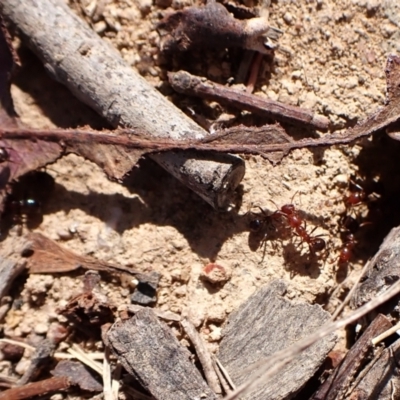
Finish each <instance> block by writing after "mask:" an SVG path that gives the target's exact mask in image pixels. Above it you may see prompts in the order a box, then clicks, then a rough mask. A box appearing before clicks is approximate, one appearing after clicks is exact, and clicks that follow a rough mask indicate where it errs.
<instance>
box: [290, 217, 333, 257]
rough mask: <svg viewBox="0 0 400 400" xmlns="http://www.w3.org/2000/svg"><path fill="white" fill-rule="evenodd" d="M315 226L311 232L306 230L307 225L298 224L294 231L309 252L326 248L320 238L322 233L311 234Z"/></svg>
mask: <svg viewBox="0 0 400 400" xmlns="http://www.w3.org/2000/svg"><path fill="white" fill-rule="evenodd" d="M316 228H317V227H315V228H314V229H313V230H312V231H311V233H308V232H307V225H306V223H305V222H304V225H300V226H298V227H296V228H295V233H296V235H297V236H299V238H300V239H301V240H302V243H307V244H308V247H309V249H310V253H311V254H315V253H317V252H319V251H322V250H324V249H325V248H326V242H325V240H324V239H322V238H321V236H322V235H317V236H312V235H311V234H312V233H313V232H314V231H315V229H316Z"/></svg>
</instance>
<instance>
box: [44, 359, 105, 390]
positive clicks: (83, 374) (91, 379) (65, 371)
mask: <svg viewBox="0 0 400 400" xmlns="http://www.w3.org/2000/svg"><path fill="white" fill-rule="evenodd" d="M52 374H53V376H60V377H61V376H64V377H67V378H68V379H69V381H70V382H71V384H72V385H77V386H79V387H80V388H81V389H83V390H87V391H88V392H101V391H102V390H103V386H102V385H101V384H100V383H99V382H98V380H97V379H96V378H95V376H94V375H93V374H92V371H91V370H89V369H88V368H86V367H85V366H84V365H83V364H82V363H80V362H78V361H71V360H62V361H60V362H59V363H58V364H57V366H56V367H55V369H54V370H53V371H52Z"/></svg>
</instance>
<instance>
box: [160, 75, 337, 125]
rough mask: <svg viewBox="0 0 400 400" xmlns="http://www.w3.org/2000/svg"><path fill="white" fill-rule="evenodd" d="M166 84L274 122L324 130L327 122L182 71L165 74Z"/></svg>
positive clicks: (323, 118) (291, 107) (306, 112)
mask: <svg viewBox="0 0 400 400" xmlns="http://www.w3.org/2000/svg"><path fill="white" fill-rule="evenodd" d="M168 79H169V83H170V84H171V86H172V87H173V89H174V90H176V91H177V92H179V93H184V94H188V95H192V96H198V97H201V98H204V99H209V100H215V101H222V102H224V103H227V104H230V105H232V106H234V107H238V108H240V109H241V110H247V111H251V112H254V113H257V114H260V115H264V116H267V117H270V118H273V119H276V120H277V121H285V122H290V123H292V124H293V123H295V124H298V123H301V124H306V125H308V126H311V127H312V128H314V129H319V130H327V129H328V127H329V119H328V118H326V117H324V116H322V115H315V114H314V113H313V112H312V111H311V110H307V109H305V108H300V107H296V106H291V105H287V104H283V103H280V102H278V101H274V100H270V99H266V98H263V97H260V96H255V95H253V94H250V93H246V92H242V91H239V90H236V89H232V88H230V87H227V86H224V85H220V84H218V83H215V82H211V81H208V80H206V79H205V78H201V77H198V76H195V75H191V74H189V73H188V72H185V71H178V72H169V73H168Z"/></svg>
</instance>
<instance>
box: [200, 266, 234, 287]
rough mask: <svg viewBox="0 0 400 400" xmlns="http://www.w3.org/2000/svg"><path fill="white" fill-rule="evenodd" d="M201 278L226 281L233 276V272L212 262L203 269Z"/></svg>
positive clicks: (211, 280)
mask: <svg viewBox="0 0 400 400" xmlns="http://www.w3.org/2000/svg"><path fill="white" fill-rule="evenodd" d="M200 278H202V279H204V280H205V281H208V282H210V283H213V284H216V283H225V282H227V281H228V280H229V279H230V278H231V272H230V270H229V269H228V268H226V267H223V266H222V265H219V264H215V263H210V264H207V265H206V266H205V267H204V268H203V270H202V271H201V274H200Z"/></svg>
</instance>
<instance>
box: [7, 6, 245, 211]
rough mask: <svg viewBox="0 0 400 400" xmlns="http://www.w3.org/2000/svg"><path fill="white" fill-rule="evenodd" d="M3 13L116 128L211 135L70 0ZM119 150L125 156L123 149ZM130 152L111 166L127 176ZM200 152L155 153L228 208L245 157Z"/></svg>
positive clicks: (47, 64)
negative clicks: (81, 15) (69, 3)
mask: <svg viewBox="0 0 400 400" xmlns="http://www.w3.org/2000/svg"><path fill="white" fill-rule="evenodd" d="M0 12H1V13H2V15H3V16H4V17H6V18H7V19H9V20H11V21H12V22H13V23H14V24H15V25H16V26H17V27H18V29H19V30H20V31H21V33H22V37H23V39H24V40H25V41H26V42H27V44H28V45H29V46H30V48H31V49H32V50H33V51H34V52H35V53H36V55H37V56H38V57H39V58H40V59H41V60H42V61H43V62H44V65H45V67H46V69H47V70H48V71H49V72H50V74H51V75H52V76H53V77H54V78H55V79H57V80H58V81H59V82H61V83H62V84H64V85H66V86H67V87H68V89H69V90H70V91H71V92H72V93H73V94H74V95H75V96H77V97H78V98H79V99H80V100H81V101H82V102H84V103H85V104H87V105H89V106H90V107H91V108H93V109H94V110H95V111H96V112H98V113H99V114H100V115H102V116H103V117H104V118H106V119H107V121H109V122H110V123H111V124H112V125H113V126H114V127H117V126H122V127H130V128H137V129H142V130H143V131H145V132H147V133H149V134H150V135H152V136H154V137H170V138H173V139H176V140H178V139H196V138H201V137H204V136H206V135H207V132H206V131H205V130H203V129H202V128H200V127H199V126H198V125H196V124H195V123H194V122H193V121H192V120H191V119H189V118H188V117H187V116H186V115H185V114H184V113H182V112H181V111H180V110H179V109H177V108H176V107H175V106H174V105H173V104H172V103H171V102H169V101H168V100H167V99H165V98H164V97H163V96H162V95H161V94H160V93H159V92H158V91H157V90H155V89H154V88H153V87H152V86H151V85H149V84H148V83H147V82H146V81H145V80H144V79H143V78H142V77H141V76H140V75H139V74H137V73H136V72H135V71H134V70H133V69H132V67H131V66H130V65H128V64H127V63H126V62H125V61H124V60H123V59H122V57H121V55H120V54H119V52H118V51H116V49H114V48H113V47H112V46H110V45H109V44H108V43H107V42H106V41H104V40H102V39H101V38H100V37H99V36H98V35H97V34H96V33H95V32H94V31H92V30H91V29H90V28H89V27H88V26H87V25H86V24H85V23H84V21H82V20H81V19H80V18H78V17H77V16H76V15H75V14H74V13H73V12H72V10H71V9H70V8H69V7H68V6H67V5H66V4H65V2H64V1H62V0H37V1H35V3H34V5H33V4H32V3H31V2H24V1H20V0H4V1H1V2H0ZM38 27H40V28H38ZM100 148H101V147H97V146H96V149H95V150H94V149H93V147H92V145H89V146H88V148H87V152H88V153H91V154H93V153H94V154H96V153H97V152H99V153H100V152H101V151H99V149H100ZM107 151H110V149H108V150H107ZM114 152H116V153H117V154H118V153H119V155H121V149H114ZM122 154H123V155H124V157H123V159H124V163H119V165H115V164H112V165H110V166H109V168H110V169H111V168H113V169H116V168H117V169H118V170H119V175H120V177H121V178H122V177H123V176H124V175H125V174H126V173H127V172H128V171H130V169H132V167H133V166H134V164H135V162H129V161H130V155H129V152H126V151H124V150H123V151H122ZM196 157H198V155H196V153H194V152H188V153H185V154H183V153H181V152H178V153H172V152H169V153H166V154H153V155H151V158H152V159H153V160H155V161H156V162H157V163H159V164H160V165H161V166H162V167H164V168H165V169H166V170H167V171H168V172H170V173H171V174H172V175H174V176H175V177H176V178H178V179H179V180H180V181H181V182H183V183H184V184H185V185H186V186H188V187H189V188H190V189H192V190H193V191H195V192H196V193H197V194H198V195H200V196H201V197H202V198H203V199H204V200H205V201H207V202H208V203H209V204H211V205H212V206H213V207H215V208H225V207H226V206H227V205H228V203H229V201H230V194H231V193H232V192H233V190H234V189H235V188H236V186H237V185H238V184H239V183H240V181H241V179H242V178H243V175H244V170H245V166H244V162H243V160H242V159H240V158H239V157H236V156H232V155H229V154H217V155H212V154H209V155H207V157H202V158H196ZM110 158H112V157H110ZM120 158H121V157H120ZM114 175H115V174H114Z"/></svg>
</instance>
